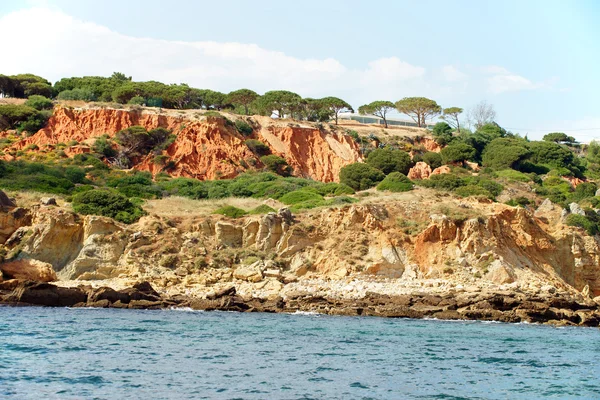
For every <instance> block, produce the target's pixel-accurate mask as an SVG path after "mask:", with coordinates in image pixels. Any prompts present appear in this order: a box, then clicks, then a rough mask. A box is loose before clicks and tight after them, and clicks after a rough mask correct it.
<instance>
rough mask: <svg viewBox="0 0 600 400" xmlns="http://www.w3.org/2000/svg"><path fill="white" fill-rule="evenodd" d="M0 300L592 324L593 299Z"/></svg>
mask: <svg viewBox="0 0 600 400" xmlns="http://www.w3.org/2000/svg"><path fill="white" fill-rule="evenodd" d="M0 305H5V306H46V307H94V308H120V309H170V308H189V309H192V310H203V311H236V312H266V313H288V314H293V313H297V312H299V313H315V314H323V315H341V316H363V317H384V318H414V319H425V318H426V319H438V320H477V321H498V322H507V323H519V322H524V323H540V324H549V325H555V326H586V327H598V326H600V305H599V304H597V303H596V302H595V301H593V300H591V299H585V298H582V297H579V298H577V296H571V295H569V294H567V293H560V292H555V293H536V294H534V293H517V292H509V291H480V292H465V291H456V290H451V291H448V292H446V293H427V292H414V293H411V294H402V295H386V294H379V293H372V292H368V293H366V295H365V296H364V297H363V298H353V299H350V298H334V297H325V296H322V295H312V294H308V293H296V294H291V295H288V296H286V297H280V296H277V297H274V298H270V299H265V298H256V297H248V296H241V295H239V294H237V291H236V288H235V286H228V287H225V288H223V289H221V290H219V291H217V292H211V293H209V294H208V295H207V296H205V297H193V296H186V295H181V294H176V295H171V296H170V295H161V294H159V293H158V292H157V291H156V290H154V288H153V287H152V285H151V284H150V283H148V282H139V283H136V284H134V285H133V286H132V287H129V288H126V289H122V290H114V289H112V288H109V287H99V288H93V287H91V286H87V285H80V286H76V287H61V286H57V285H54V284H50V283H39V282H33V281H19V280H9V281H4V282H0Z"/></svg>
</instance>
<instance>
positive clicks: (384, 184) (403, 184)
mask: <svg viewBox="0 0 600 400" xmlns="http://www.w3.org/2000/svg"><path fill="white" fill-rule="evenodd" d="M412 189H413V183H412V181H411V180H410V179H408V178H407V177H406V175H404V174H401V173H400V172H392V173H391V174H389V175H388V176H386V177H385V179H384V180H382V181H381V183H380V184H379V185H377V190H388V191H390V192H408V191H409V190H412Z"/></svg>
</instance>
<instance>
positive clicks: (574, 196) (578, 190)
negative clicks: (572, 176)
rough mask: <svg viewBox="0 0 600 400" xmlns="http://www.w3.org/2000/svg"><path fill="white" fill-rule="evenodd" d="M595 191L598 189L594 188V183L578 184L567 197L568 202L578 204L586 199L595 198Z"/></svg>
mask: <svg viewBox="0 0 600 400" xmlns="http://www.w3.org/2000/svg"><path fill="white" fill-rule="evenodd" d="M596 190H598V188H597V187H596V184H595V183H592V182H583V183H580V184H579V185H577V187H575V190H573V193H571V195H570V196H569V201H574V202H579V201H581V200H583V199H586V198H588V197H594V196H596Z"/></svg>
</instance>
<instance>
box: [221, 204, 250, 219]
mask: <svg viewBox="0 0 600 400" xmlns="http://www.w3.org/2000/svg"><path fill="white" fill-rule="evenodd" d="M213 214H221V215H224V216H226V217H229V218H240V217H243V216H244V215H246V214H248V213H247V212H246V211H245V210H242V209H241V208H237V207H234V206H224V207H221V208H219V209H217V210H215V211H214V212H213Z"/></svg>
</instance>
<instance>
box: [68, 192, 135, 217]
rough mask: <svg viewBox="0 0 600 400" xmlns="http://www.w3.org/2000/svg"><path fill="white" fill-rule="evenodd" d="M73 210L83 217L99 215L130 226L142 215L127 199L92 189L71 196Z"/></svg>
mask: <svg viewBox="0 0 600 400" xmlns="http://www.w3.org/2000/svg"><path fill="white" fill-rule="evenodd" d="M73 210H74V211H75V212H78V213H80V214H85V215H101V216H105V217H110V218H113V219H116V220H117V221H120V222H123V223H126V224H131V223H133V222H135V221H137V220H138V219H140V217H142V216H143V215H145V212H144V210H142V208H141V207H140V206H138V205H134V204H133V203H132V202H131V201H130V200H129V199H127V197H125V196H124V195H122V194H120V193H116V192H113V191H110V190H105V189H93V190H88V191H85V192H82V193H78V194H76V195H75V196H73Z"/></svg>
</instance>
